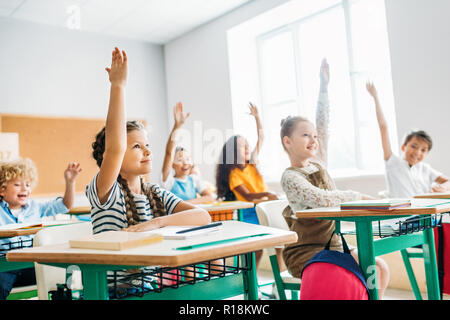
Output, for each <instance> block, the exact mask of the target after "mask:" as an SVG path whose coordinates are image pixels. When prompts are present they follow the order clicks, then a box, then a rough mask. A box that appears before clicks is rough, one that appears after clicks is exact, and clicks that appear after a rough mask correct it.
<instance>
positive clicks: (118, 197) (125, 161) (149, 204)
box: [86, 48, 211, 233]
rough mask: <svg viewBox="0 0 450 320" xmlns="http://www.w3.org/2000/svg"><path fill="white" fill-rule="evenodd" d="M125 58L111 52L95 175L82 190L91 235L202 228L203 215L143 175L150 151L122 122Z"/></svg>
mask: <svg viewBox="0 0 450 320" xmlns="http://www.w3.org/2000/svg"><path fill="white" fill-rule="evenodd" d="M127 64H128V59H127V55H126V54H125V52H124V51H120V50H119V49H118V48H115V49H114V51H113V53H112V62H111V67H110V68H106V71H107V72H108V74H109V80H110V82H111V89H110V103H109V109H108V115H107V118H106V126H105V127H104V128H103V129H102V130H101V131H100V132H99V133H98V134H97V136H96V140H95V142H94V143H93V144H92V148H93V152H92V154H93V157H94V159H95V160H96V161H97V165H98V166H99V167H100V171H99V172H98V174H96V175H95V177H94V178H93V179H92V181H91V182H90V184H89V185H88V186H87V188H86V195H87V197H88V199H89V201H90V203H91V218H92V224H93V231H94V233H100V232H103V231H110V230H123V229H125V230H126V231H147V230H152V229H157V228H161V227H164V226H167V225H204V224H208V223H209V222H210V221H211V217H210V215H209V214H208V212H206V211H205V210H203V209H201V208H197V207H195V206H193V205H192V204H189V203H187V202H184V201H182V200H181V199H179V198H178V197H176V196H175V195H174V194H172V193H170V192H169V191H167V190H164V189H161V188H160V187H159V186H158V185H156V184H151V183H146V182H144V180H143V176H145V175H147V174H148V173H150V171H151V163H152V158H151V152H150V150H149V144H148V139H147V134H146V131H145V129H144V126H143V125H142V124H141V123H140V122H137V121H126V112H125V86H126V80H127V72H128V66H127Z"/></svg>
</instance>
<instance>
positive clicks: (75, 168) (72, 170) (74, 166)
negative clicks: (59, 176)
mask: <svg viewBox="0 0 450 320" xmlns="http://www.w3.org/2000/svg"><path fill="white" fill-rule="evenodd" d="M81 170H82V169H81V166H80V164H79V163H76V162H71V163H69V165H68V166H67V168H66V170H64V179H65V180H66V182H67V183H74V182H75V180H76V179H77V177H78V174H79V173H80V172H81Z"/></svg>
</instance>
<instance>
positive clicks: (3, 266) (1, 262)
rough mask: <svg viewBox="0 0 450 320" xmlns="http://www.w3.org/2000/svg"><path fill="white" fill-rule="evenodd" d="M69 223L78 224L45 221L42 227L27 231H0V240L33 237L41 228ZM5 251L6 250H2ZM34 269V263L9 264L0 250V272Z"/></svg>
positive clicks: (3, 252)
mask: <svg viewBox="0 0 450 320" xmlns="http://www.w3.org/2000/svg"><path fill="white" fill-rule="evenodd" d="M71 223H79V222H74V221H64V220H62V221H46V222H44V223H43V226H42V227H35V228H28V229H10V230H0V238H12V237H17V236H27V235H34V234H36V233H37V232H39V231H40V230H42V228H47V227H57V226H60V225H65V224H71ZM25 241H26V242H29V244H28V243H27V246H28V245H31V244H32V243H31V240H25ZM4 249H5V250H6V248H4ZM32 267H34V263H31V262H26V263H24V262H9V261H7V260H6V258H5V251H3V250H0V272H6V271H11V270H19V269H25V268H32Z"/></svg>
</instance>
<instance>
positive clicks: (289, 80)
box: [228, 0, 397, 181]
mask: <svg viewBox="0 0 450 320" xmlns="http://www.w3.org/2000/svg"><path fill="white" fill-rule="evenodd" d="M312 3H314V4H312ZM295 6H297V9H295ZM308 6H309V7H308ZM311 6H314V7H311ZM300 7H301V10H300ZM306 7H308V8H306ZM305 8H306V9H305ZM283 10H284V14H283ZM273 11H276V14H273V13H272V14H271V13H265V14H264V15H261V16H259V17H257V18H255V19H253V20H252V21H249V22H247V23H244V24H242V25H240V26H237V27H235V28H233V30H230V31H229V34H228V40H229V51H230V61H229V62H230V79H231V90H232V99H233V101H232V103H233V119H234V129H235V131H238V132H240V133H241V134H244V135H245V136H248V137H252V138H253V140H252V138H248V140H249V142H250V144H252V143H251V142H252V141H253V142H256V141H255V136H256V133H255V132H256V131H255V132H253V130H255V129H254V127H252V125H253V123H251V125H250V126H249V121H251V119H250V118H249V117H242V114H243V108H246V107H245V102H244V101H245V97H246V94H247V99H248V100H250V101H252V99H253V101H254V102H255V101H258V103H257V105H258V108H259V110H260V114H261V117H262V123H263V127H264V132H265V141H264V145H263V148H262V150H261V153H260V161H261V163H260V165H261V171H262V172H263V174H264V177H265V179H267V180H269V181H279V179H280V177H281V173H282V172H283V171H284V169H285V168H286V167H287V166H289V161H288V157H287V155H286V154H285V152H284V151H283V149H282V146H281V139H280V122H281V119H283V118H285V117H286V116H288V115H302V116H306V117H307V118H309V119H311V120H312V121H313V122H314V119H315V109H316V105H317V98H318V92H319V81H320V80H319V68H320V63H321V60H322V59H323V58H326V59H327V61H328V63H329V64H330V75H331V80H330V84H329V98H330V124H329V133H330V136H329V146H328V170H329V171H330V173H331V174H332V175H333V176H334V177H336V176H346V175H347V176H348V175H354V174H361V173H362V172H364V173H366V174H367V173H381V172H382V171H383V169H384V165H383V156H382V150H381V141H380V134H379V129H378V124H377V121H376V115H375V107H374V104H373V101H372V100H371V98H370V96H369V95H368V93H367V91H366V89H365V84H366V82H367V80H370V81H373V82H374V83H375V85H376V87H377V90H378V93H379V96H380V100H381V104H382V108H383V112H384V114H385V118H386V119H387V121H388V124H389V129H390V130H389V132H390V134H391V142H392V143H391V144H392V146H393V148H395V146H396V142H397V137H396V127H395V111H394V103H393V92H392V79H391V71H390V59H389V44H388V38H387V28H386V18H385V9H384V0H359V1H349V0H343V1H336V0H335V1H331V0H322V1H314V2H311V1H307V0H301V1H292V2H289V3H288V4H287V5H285V6H283V7H279V8H276V9H274V10H273ZM292 12H303V13H305V12H307V14H306V15H305V14H303V15H297V16H296V17H293V13H292ZM274 17H276V19H277V21H278V25H276V24H275V23H274V19H275V18H274ZM283 17H285V18H283ZM269 19H270V27H271V29H268V28H267V25H268V24H269V22H268V21H269ZM284 19H286V20H284ZM283 20H284V21H283ZM244 29H246V30H247V32H244ZM250 30H251V31H250ZM237 39H239V41H240V42H239V43H240V45H236V41H237ZM233 43H234V45H233ZM244 43H247V44H246V45H243V44H244ZM239 48H240V49H239ZM239 50H240V51H239ZM244 51H245V53H244ZM239 52H240V53H241V54H239ZM252 55H253V57H254V62H251V63H249V62H250V61H252V59H251V58H250V57H251V56H252ZM242 56H245V61H246V62H247V63H246V65H247V67H243V65H244V64H242V63H241V64H240V65H239V67H237V66H236V65H237V64H236V61H237V60H238V59H239V57H242ZM244 73H245V76H244V78H245V79H246V82H247V83H253V84H252V85H246V84H245V82H244V81H242V80H241V81H240V83H239V85H236V83H235V84H234V85H233V79H238V78H240V77H239V75H240V74H242V75H243V74H244ZM249 74H253V78H252V77H251V76H249ZM254 83H258V85H255V84H254ZM249 119H250V120H249ZM253 145H254V144H253Z"/></svg>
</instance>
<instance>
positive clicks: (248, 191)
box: [216, 103, 284, 267]
mask: <svg viewBox="0 0 450 320" xmlns="http://www.w3.org/2000/svg"><path fill="white" fill-rule="evenodd" d="M249 107H250V113H251V115H252V116H253V117H254V118H255V121H256V128H257V130H258V141H257V143H256V146H255V149H254V150H253V152H252V153H251V154H250V151H249V145H248V142H247V140H246V139H245V138H244V137H242V136H240V135H235V136H232V137H231V138H229V139H228V140H227V142H226V143H225V144H224V146H223V147H222V152H221V155H220V158H219V164H218V165H217V169H216V187H217V197H218V198H219V199H223V200H239V201H250V202H258V201H264V200H277V199H278V197H277V195H276V194H274V193H272V192H269V191H268V188H267V185H266V184H265V182H264V180H263V177H262V176H261V174H260V172H259V170H258V168H257V166H256V165H257V163H258V154H259V151H260V149H261V145H262V142H263V139H264V136H263V130H262V126H261V122H260V119H259V115H258V110H257V109H256V107H255V106H254V105H253V104H252V103H250V106H249ZM243 221H244V222H249V223H254V224H259V221H258V217H257V216H256V210H255V208H249V209H244V210H243ZM277 250H278V249H277ZM277 254H278V255H279V261H280V262H281V263H282V259H281V250H279V251H277ZM261 255H262V251H258V252H256V253H255V257H256V266H257V267H258V263H259V261H260V259H261ZM281 265H284V264H283V263H282V264H281Z"/></svg>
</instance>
